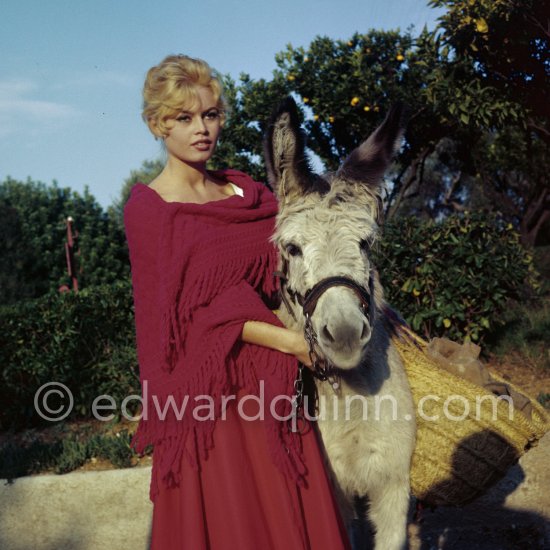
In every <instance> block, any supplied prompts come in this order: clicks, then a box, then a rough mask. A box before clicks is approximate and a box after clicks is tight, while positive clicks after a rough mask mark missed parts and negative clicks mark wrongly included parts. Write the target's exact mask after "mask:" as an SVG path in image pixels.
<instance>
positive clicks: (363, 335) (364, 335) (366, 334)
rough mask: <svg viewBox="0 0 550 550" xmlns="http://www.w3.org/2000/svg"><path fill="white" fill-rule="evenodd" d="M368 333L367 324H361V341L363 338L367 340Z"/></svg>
mask: <svg viewBox="0 0 550 550" xmlns="http://www.w3.org/2000/svg"><path fill="white" fill-rule="evenodd" d="M369 332H370V329H369V324H368V323H363V332H362V333H361V340H364V339H365V338H368V336H369Z"/></svg>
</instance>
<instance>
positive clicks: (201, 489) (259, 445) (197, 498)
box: [150, 403, 349, 550]
mask: <svg viewBox="0 0 550 550" xmlns="http://www.w3.org/2000/svg"><path fill="white" fill-rule="evenodd" d="M232 404H234V403H232ZM245 411H246V407H245ZM256 412H257V411H256ZM254 414H255V412H253V411H250V416H253V415H254ZM318 437H319V436H318V434H317V430H316V428H314V427H313V426H312V427H311V429H309V430H308V431H307V433H305V434H304V435H303V436H302V445H303V453H304V459H305V464H306V466H307V470H308V472H307V478H306V480H307V486H306V487H305V488H300V487H298V486H296V484H294V483H293V482H292V481H289V480H287V479H286V478H285V477H284V476H283V475H282V474H281V473H280V472H279V470H278V469H277V468H276V466H275V465H274V464H273V463H272V461H271V456H270V453H269V450H268V447H267V441H266V436H265V432H264V428H263V425H262V422H261V421H247V420H244V419H241V418H240V417H239V415H238V414H237V409H236V406H231V405H230V406H229V407H228V409H227V419H226V420H218V421H217V423H216V428H215V430H214V448H213V449H212V450H211V451H210V453H209V456H208V459H207V460H205V461H203V462H202V463H201V465H200V469H199V470H194V469H193V468H191V466H189V464H188V463H187V461H186V460H185V458H184V459H183V461H182V482H181V484H180V486H179V487H177V488H173V489H165V488H163V487H162V485H161V484H160V483H159V487H160V492H159V493H158V494H157V496H156V499H155V503H154V508H153V527H152V533H151V547H150V548H151V550H172V549H174V550H176V549H177V550H183V549H189V550H203V549H204V550H225V549H228V550H231V549H234V548H238V549H239V550H260V549H261V550H302V549H303V550H326V549H327V548H330V549H331V550H343V549H346V550H348V549H349V541H348V538H347V534H346V531H345V528H344V525H343V522H342V520H341V517H340V514H339V511H338V507H337V504H336V501H335V498H334V495H333V493H332V487H331V483H330V480H329V478H328V476H327V472H326V470H325V464H324V460H323V456H322V453H321V450H320V447H319V439H318ZM155 452H162V448H157V449H155ZM153 460H154V457H153Z"/></svg>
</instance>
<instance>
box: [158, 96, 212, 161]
mask: <svg viewBox="0 0 550 550" xmlns="http://www.w3.org/2000/svg"><path fill="white" fill-rule="evenodd" d="M216 105H217V102H216V98H215V97H214V94H213V93H212V90H210V88H206V87H204V86H198V87H197V101H196V102H195V103H194V104H192V105H190V106H189V107H188V108H187V109H185V110H183V111H181V113H179V115H178V116H177V117H176V118H175V119H169V120H167V121H166V127H167V129H168V135H167V136H166V137H165V138H164V144H165V146H166V151H167V153H168V158H170V157H173V158H175V159H177V160H179V161H182V162H185V163H187V164H199V165H200V164H206V162H207V161H208V159H210V157H211V156H212V155H213V153H214V149H215V148H216V143H217V141H218V137H219V135H220V130H221V125H222V113H221V112H220V110H219V109H218V107H217V106H216Z"/></svg>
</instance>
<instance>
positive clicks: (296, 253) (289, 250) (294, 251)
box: [285, 243, 302, 256]
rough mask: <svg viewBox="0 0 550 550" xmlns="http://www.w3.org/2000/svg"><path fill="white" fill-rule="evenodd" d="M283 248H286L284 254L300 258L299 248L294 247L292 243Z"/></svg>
mask: <svg viewBox="0 0 550 550" xmlns="http://www.w3.org/2000/svg"><path fill="white" fill-rule="evenodd" d="M285 248H286V252H287V254H288V255H289V256H301V255H302V251H301V250H300V247H299V246H296V245H295V244H293V243H290V244H287V245H286V247H285Z"/></svg>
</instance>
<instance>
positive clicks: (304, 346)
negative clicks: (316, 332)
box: [289, 330, 311, 367]
mask: <svg viewBox="0 0 550 550" xmlns="http://www.w3.org/2000/svg"><path fill="white" fill-rule="evenodd" d="M289 332H291V333H292V337H293V339H294V347H293V351H292V354H293V355H294V356H295V357H296V359H298V361H300V363H302V364H304V365H305V366H306V367H311V359H310V357H309V345H308V343H307V342H306V339H305V338H304V335H303V333H302V332H297V331H295V330H290V331H289Z"/></svg>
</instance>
